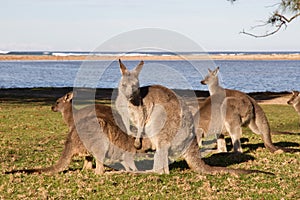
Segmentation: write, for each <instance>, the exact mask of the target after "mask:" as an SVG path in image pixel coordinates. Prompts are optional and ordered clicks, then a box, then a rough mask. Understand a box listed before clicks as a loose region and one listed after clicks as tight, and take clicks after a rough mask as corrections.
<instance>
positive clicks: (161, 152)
mask: <svg viewBox="0 0 300 200" xmlns="http://www.w3.org/2000/svg"><path fill="white" fill-rule="evenodd" d="M119 64H120V69H121V73H122V79H121V81H120V87H119V93H118V95H119V96H118V97H117V100H116V107H117V108H118V109H119V110H120V108H121V110H120V114H121V115H127V116H122V119H125V120H128V122H124V123H125V124H126V123H129V121H130V120H131V122H132V123H136V122H137V123H140V121H138V119H140V120H141V121H142V122H144V124H142V127H141V128H142V129H144V133H143V134H144V135H143V137H148V138H149V139H150V140H151V142H152V147H153V148H154V149H156V152H155V154H154V165H153V171H154V172H156V173H166V174H168V173H169V166H168V157H169V156H172V155H173V154H177V155H176V156H181V157H183V158H184V159H185V160H186V161H187V163H188V165H189V167H190V168H191V169H192V170H194V171H195V172H198V173H217V172H229V173H236V174H241V173H252V172H257V171H248V170H242V169H228V168H225V167H212V166H209V165H206V164H205V163H204V162H203V161H202V160H201V155H200V151H199V148H198V144H197V140H196V138H195V133H194V123H193V118H192V114H191V112H190V111H189V109H188V107H187V105H186V104H185V102H184V101H183V100H182V99H181V98H180V97H178V96H177V95H176V94H175V93H174V92H173V91H172V90H170V89H168V88H166V87H163V86H160V85H152V86H147V87H139V79H138V76H139V73H140V71H141V69H142V66H143V62H140V64H139V65H138V66H137V67H136V68H134V69H133V70H131V71H129V70H128V69H127V68H126V66H125V65H124V64H123V63H122V62H121V60H119ZM141 110H142V111H143V112H140V111H141ZM129 113H135V114H134V115H130V114H129ZM140 125H141V124H139V126H140ZM128 126H129V124H127V127H128ZM173 156H174V155H173Z"/></svg>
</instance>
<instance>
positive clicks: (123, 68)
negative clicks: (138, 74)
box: [119, 59, 128, 75]
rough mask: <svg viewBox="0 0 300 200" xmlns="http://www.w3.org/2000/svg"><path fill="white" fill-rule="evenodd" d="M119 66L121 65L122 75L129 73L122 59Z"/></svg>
mask: <svg viewBox="0 0 300 200" xmlns="http://www.w3.org/2000/svg"><path fill="white" fill-rule="evenodd" d="M119 64H120V70H121V73H122V75H124V74H126V73H127V72H128V70H127V68H126V66H125V65H124V64H123V63H122V61H121V59H119Z"/></svg>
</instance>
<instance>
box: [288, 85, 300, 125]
mask: <svg viewBox="0 0 300 200" xmlns="http://www.w3.org/2000/svg"><path fill="white" fill-rule="evenodd" d="M287 103H288V104H289V105H292V106H293V107H294V108H295V110H296V112H297V113H298V115H299V116H300V93H299V92H298V91H292V97H291V98H290V99H289V100H288V101H287ZM299 124H300V121H299Z"/></svg>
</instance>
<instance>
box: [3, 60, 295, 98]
mask: <svg viewBox="0 0 300 200" xmlns="http://www.w3.org/2000/svg"><path fill="white" fill-rule="evenodd" d="M124 63H125V65H126V66H128V68H132V67H134V66H135V65H137V64H138V61H126V62H124ZM215 66H219V67H220V81H221V84H222V85H223V86H224V87H226V88H231V89H238V90H241V91H244V92H263V91H273V92H281V91H290V90H300V61H240V60H237V61H214V62H211V61H191V62H187V61H145V65H144V68H143V70H142V72H141V74H140V82H141V85H150V84H161V85H165V86H167V87H169V88H176V89H196V90H207V87H206V86H202V85H200V83H199V82H200V80H201V79H202V78H203V76H204V75H206V73H207V68H208V67H210V68H212V69H214V68H215ZM120 76H121V75H120V70H119V65H118V63H117V62H111V61H90V62H82V61H8V62H0V88H28V87H74V86H76V87H99V88H116V87H117V85H118V82H119V79H120Z"/></svg>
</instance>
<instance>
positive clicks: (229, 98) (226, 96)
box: [196, 67, 279, 152]
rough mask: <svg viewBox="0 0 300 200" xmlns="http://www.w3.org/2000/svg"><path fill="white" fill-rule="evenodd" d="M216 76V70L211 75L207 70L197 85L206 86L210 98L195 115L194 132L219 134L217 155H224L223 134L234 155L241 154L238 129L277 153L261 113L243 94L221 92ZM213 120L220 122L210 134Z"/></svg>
mask: <svg viewBox="0 0 300 200" xmlns="http://www.w3.org/2000/svg"><path fill="white" fill-rule="evenodd" d="M218 72H219V67H218V68H216V69H215V70H213V71H212V70H210V69H209V71H208V75H207V76H206V77H205V78H204V79H203V80H202V81H201V84H204V85H208V89H209V93H210V97H208V98H207V99H206V100H205V102H204V104H203V105H202V106H201V107H200V109H199V112H198V113H196V118H197V117H198V118H199V120H198V121H199V124H198V126H199V127H198V129H199V128H202V129H203V131H204V132H205V133H209V132H211V131H213V132H215V133H218V134H220V133H221V137H219V135H218V134H217V138H218V140H217V144H218V151H221V152H224V151H227V150H226V144H225V140H224V136H223V135H222V132H225V130H226V131H227V132H229V134H230V136H231V140H232V144H233V150H234V152H242V148H241V142H240V137H241V135H242V128H241V127H242V126H248V127H249V128H250V129H251V130H252V131H253V132H254V133H256V134H259V135H261V136H262V139H263V142H264V145H265V147H266V148H268V149H269V150H270V151H271V152H275V151H277V150H278V149H279V148H278V147H276V146H274V145H273V142H272V139H271V134H270V126H269V123H268V120H267V118H266V115H265V113H264V111H263V109H262V108H261V107H260V106H259V105H258V104H257V103H256V101H255V100H254V99H253V98H251V97H250V96H248V95H247V94H245V93H243V92H240V91H237V90H230V89H224V88H222V87H221V86H220V85H219V80H218ZM213 112H214V113H213ZM216 116H217V117H218V118H219V120H220V121H219V123H218V127H217V131H214V130H213V129H212V128H213V126H212V125H211V124H212V121H213V118H214V117H216Z"/></svg>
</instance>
